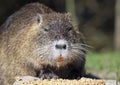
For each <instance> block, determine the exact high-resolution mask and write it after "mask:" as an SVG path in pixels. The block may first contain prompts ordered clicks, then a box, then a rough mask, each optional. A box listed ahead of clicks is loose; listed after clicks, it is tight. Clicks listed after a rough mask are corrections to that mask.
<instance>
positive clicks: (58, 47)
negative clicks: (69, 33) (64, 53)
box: [55, 44, 67, 50]
mask: <svg viewBox="0 0 120 85" xmlns="http://www.w3.org/2000/svg"><path fill="white" fill-rule="evenodd" d="M66 47H67V46H66V44H63V45H62V44H57V45H55V48H56V49H61V50H62V49H64V50H65V49H66Z"/></svg>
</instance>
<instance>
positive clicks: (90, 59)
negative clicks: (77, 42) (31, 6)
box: [0, 0, 120, 81]
mask: <svg viewBox="0 0 120 85" xmlns="http://www.w3.org/2000/svg"><path fill="white" fill-rule="evenodd" d="M31 2H40V3H42V4H45V5H47V6H49V7H50V8H52V9H54V10H55V11H57V12H62V13H65V12H70V13H71V14H72V18H73V21H74V23H76V24H77V25H78V27H79V30H80V31H81V32H82V33H83V34H84V36H85V40H86V43H87V44H88V45H90V46H92V47H93V48H89V49H88V50H89V51H88V53H87V62H86V69H87V72H88V73H91V74H93V75H95V76H98V77H100V78H105V79H116V80H118V81H120V38H119V37H120V26H119V25H120V0H0V24H2V23H3V22H4V21H5V20H6V19H7V17H8V16H10V15H11V14H12V13H14V12H15V11H17V10H18V9H20V8H21V7H22V6H23V5H25V4H27V3H31Z"/></svg>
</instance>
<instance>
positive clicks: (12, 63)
mask: <svg viewBox="0 0 120 85" xmlns="http://www.w3.org/2000/svg"><path fill="white" fill-rule="evenodd" d="M55 20H56V21H59V22H60V23H62V24H63V28H64V23H63V22H66V24H65V26H66V27H70V26H72V23H71V20H70V18H69V15H68V14H61V13H55V12H54V11H52V10H51V9H50V8H48V7H46V6H44V5H41V4H39V3H32V4H28V5H26V6H24V7H23V8H21V9H20V10H19V11H17V12H15V13H14V14H13V15H11V16H10V17H9V18H8V19H7V20H6V22H5V23H4V24H3V25H2V26H1V27H0V76H1V78H0V84H1V85H12V83H13V82H14V77H15V76H22V75H23V76H26V75H31V76H37V75H39V71H40V70H41V69H44V68H45V67H46V68H50V69H53V70H55V68H58V70H55V71H54V72H55V73H56V74H57V75H61V76H59V77H62V78H67V77H64V74H65V72H67V70H68V69H65V68H66V67H68V68H69V67H71V66H74V65H73V63H75V62H76V61H77V63H75V66H76V68H77V69H78V68H80V72H81V74H83V70H84V63H85V57H84V55H85V54H84V53H83V52H81V53H83V55H81V57H80V59H77V60H76V59H74V58H70V59H69V60H68V61H69V62H68V63H65V62H63V64H60V66H61V67H57V66H56V64H57V63H56V62H55V61H54V59H53V60H49V59H48V57H47V55H48V54H47V53H46V54H45V55H44V58H42V57H38V56H40V55H39V54H37V53H39V52H37V51H36V49H37V48H42V47H43V46H44V45H45V44H46V43H47V42H49V41H51V40H52V39H53V37H55V36H57V34H56V35H55V34H54V31H53V35H52V34H50V33H49V35H47V36H50V38H47V36H43V34H44V33H43V28H47V27H48V26H49V25H50V24H49V23H51V21H55ZM60 20H61V21H60ZM53 23H56V22H53ZM60 25H61V24H60ZM52 26H54V25H52ZM55 28H57V26H56V27H55ZM61 29H62V25H61ZM55 30H56V29H55ZM64 31H65V30H64V29H63V33H67V31H65V32H64ZM56 32H57V30H56ZM74 33H75V34H74ZM76 33H77V35H76ZM58 34H59V33H58ZM73 35H75V36H72V37H77V39H76V38H75V39H76V41H75V42H81V43H83V41H82V39H81V34H80V33H78V32H76V31H75V30H74V31H73ZM63 37H65V36H63ZM65 38H66V39H67V38H68V37H65ZM71 39H73V38H71ZM68 40H69V39H68ZM47 44H48V43H47ZM34 51H35V52H34ZM39 51H40V50H39ZM34 53H35V54H34ZM42 56H43V55H42ZM76 58H77V57H76ZM79 61H80V62H79ZM77 64H78V66H77ZM79 64H80V66H79ZM63 69H65V71H64V70H63ZM60 71H63V74H61V73H60ZM81 74H80V75H81Z"/></svg>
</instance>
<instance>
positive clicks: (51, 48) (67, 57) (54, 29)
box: [33, 13, 85, 67]
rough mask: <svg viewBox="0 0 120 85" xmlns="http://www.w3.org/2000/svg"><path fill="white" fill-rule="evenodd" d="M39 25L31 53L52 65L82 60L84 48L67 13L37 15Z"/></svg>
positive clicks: (80, 37)
mask: <svg viewBox="0 0 120 85" xmlns="http://www.w3.org/2000/svg"><path fill="white" fill-rule="evenodd" d="M39 16H40V17H39V18H40V19H38V21H40V26H39V28H40V29H39V30H38V31H37V33H36V35H35V36H34V42H35V46H34V47H36V48H35V50H34V51H33V54H34V55H36V56H37V57H40V58H41V60H43V61H45V62H47V63H48V64H49V65H52V66H57V67H61V66H65V65H67V64H69V63H72V62H74V61H76V60H81V62H82V61H84V58H85V48H84V42H83V39H82V36H81V34H80V33H79V32H78V31H76V30H75V27H74V26H73V24H72V22H71V18H70V16H69V14H60V13H50V14H44V15H39Z"/></svg>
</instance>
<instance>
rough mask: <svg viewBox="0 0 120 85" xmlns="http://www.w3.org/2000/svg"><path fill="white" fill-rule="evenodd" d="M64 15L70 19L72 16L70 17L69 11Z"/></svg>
mask: <svg viewBox="0 0 120 85" xmlns="http://www.w3.org/2000/svg"><path fill="white" fill-rule="evenodd" d="M65 15H66V16H67V18H68V19H70V20H71V18H72V17H71V13H70V12H68V13H66V14H65Z"/></svg>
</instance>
